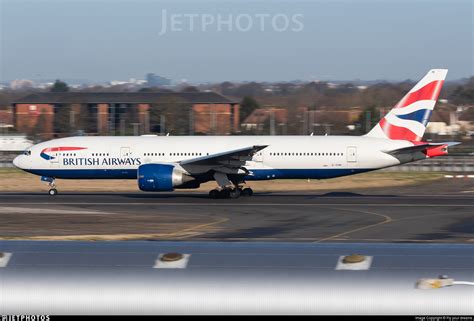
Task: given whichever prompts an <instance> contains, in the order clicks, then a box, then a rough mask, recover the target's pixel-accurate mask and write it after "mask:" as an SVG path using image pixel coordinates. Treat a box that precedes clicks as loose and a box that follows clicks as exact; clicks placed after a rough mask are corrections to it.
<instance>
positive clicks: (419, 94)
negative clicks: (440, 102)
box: [395, 80, 444, 108]
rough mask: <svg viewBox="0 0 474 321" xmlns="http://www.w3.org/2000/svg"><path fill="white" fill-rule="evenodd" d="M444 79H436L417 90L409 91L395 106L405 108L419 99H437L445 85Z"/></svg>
mask: <svg viewBox="0 0 474 321" xmlns="http://www.w3.org/2000/svg"><path fill="white" fill-rule="evenodd" d="M443 83H444V80H435V81H432V82H430V83H429V84H426V85H425V86H423V87H421V88H420V89H418V90H417V91H414V92H412V93H408V94H406V95H405V97H403V98H402V100H400V101H399V102H398V104H397V105H396V106H395V108H403V107H406V106H408V105H411V104H413V103H414V102H415V101H419V100H436V99H438V96H439V92H440V91H441V88H442V87H443Z"/></svg>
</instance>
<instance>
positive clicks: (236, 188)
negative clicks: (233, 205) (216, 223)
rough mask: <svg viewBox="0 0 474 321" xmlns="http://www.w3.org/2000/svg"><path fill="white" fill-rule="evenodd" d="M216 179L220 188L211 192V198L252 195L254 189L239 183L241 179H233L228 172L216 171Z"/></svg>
mask: <svg viewBox="0 0 474 321" xmlns="http://www.w3.org/2000/svg"><path fill="white" fill-rule="evenodd" d="M214 179H215V180H216V182H217V185H219V187H218V188H216V189H213V190H212V191H210V192H209V197H210V198H214V199H216V198H233V199H235V198H239V197H240V196H252V195H253V191H252V189H251V188H249V187H247V188H243V187H242V186H240V185H239V184H240V183H242V182H241V181H231V180H229V177H228V176H227V174H224V173H220V172H216V173H214Z"/></svg>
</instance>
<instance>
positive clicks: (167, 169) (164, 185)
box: [137, 164, 194, 192]
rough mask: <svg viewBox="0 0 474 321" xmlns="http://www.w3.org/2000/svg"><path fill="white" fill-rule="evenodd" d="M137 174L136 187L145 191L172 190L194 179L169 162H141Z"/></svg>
mask: <svg viewBox="0 0 474 321" xmlns="http://www.w3.org/2000/svg"><path fill="white" fill-rule="evenodd" d="M137 174H138V175H137V176H138V187H139V188H140V189H141V190H142V191H145V192H165V191H172V190H174V188H175V187H176V186H180V185H183V184H185V183H186V182H189V181H192V180H193V179H194V178H193V177H190V176H188V175H186V174H185V173H184V171H183V170H180V169H179V168H177V167H176V166H174V165H170V164H143V165H141V166H139V167H138V173H137Z"/></svg>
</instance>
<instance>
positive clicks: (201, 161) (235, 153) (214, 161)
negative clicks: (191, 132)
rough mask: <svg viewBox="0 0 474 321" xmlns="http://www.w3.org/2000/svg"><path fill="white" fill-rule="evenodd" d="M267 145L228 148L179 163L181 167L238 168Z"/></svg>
mask: <svg viewBox="0 0 474 321" xmlns="http://www.w3.org/2000/svg"><path fill="white" fill-rule="evenodd" d="M267 146H268V145H254V146H249V147H244V148H240V149H234V150H229V151H226V152H222V153H217V154H211V155H207V156H202V157H197V158H192V159H187V160H184V161H181V162H179V164H180V165H181V166H182V167H183V168H190V167H194V166H199V167H201V168H202V167H209V169H215V168H221V169H222V168H228V169H239V168H241V167H242V166H243V165H245V162H246V161H249V160H251V159H252V157H253V155H255V154H256V153H257V152H259V151H260V150H262V149H264V148H266V147H267Z"/></svg>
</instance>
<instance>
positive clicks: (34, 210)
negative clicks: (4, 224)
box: [0, 204, 105, 214]
mask: <svg viewBox="0 0 474 321" xmlns="http://www.w3.org/2000/svg"><path fill="white" fill-rule="evenodd" d="M22 205H25V204H22ZM0 213H8V214H105V213H104V212H99V211H81V210H74V211H72V210H57V209H50V208H29V207H13V206H8V207H7V206H1V207H0Z"/></svg>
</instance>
